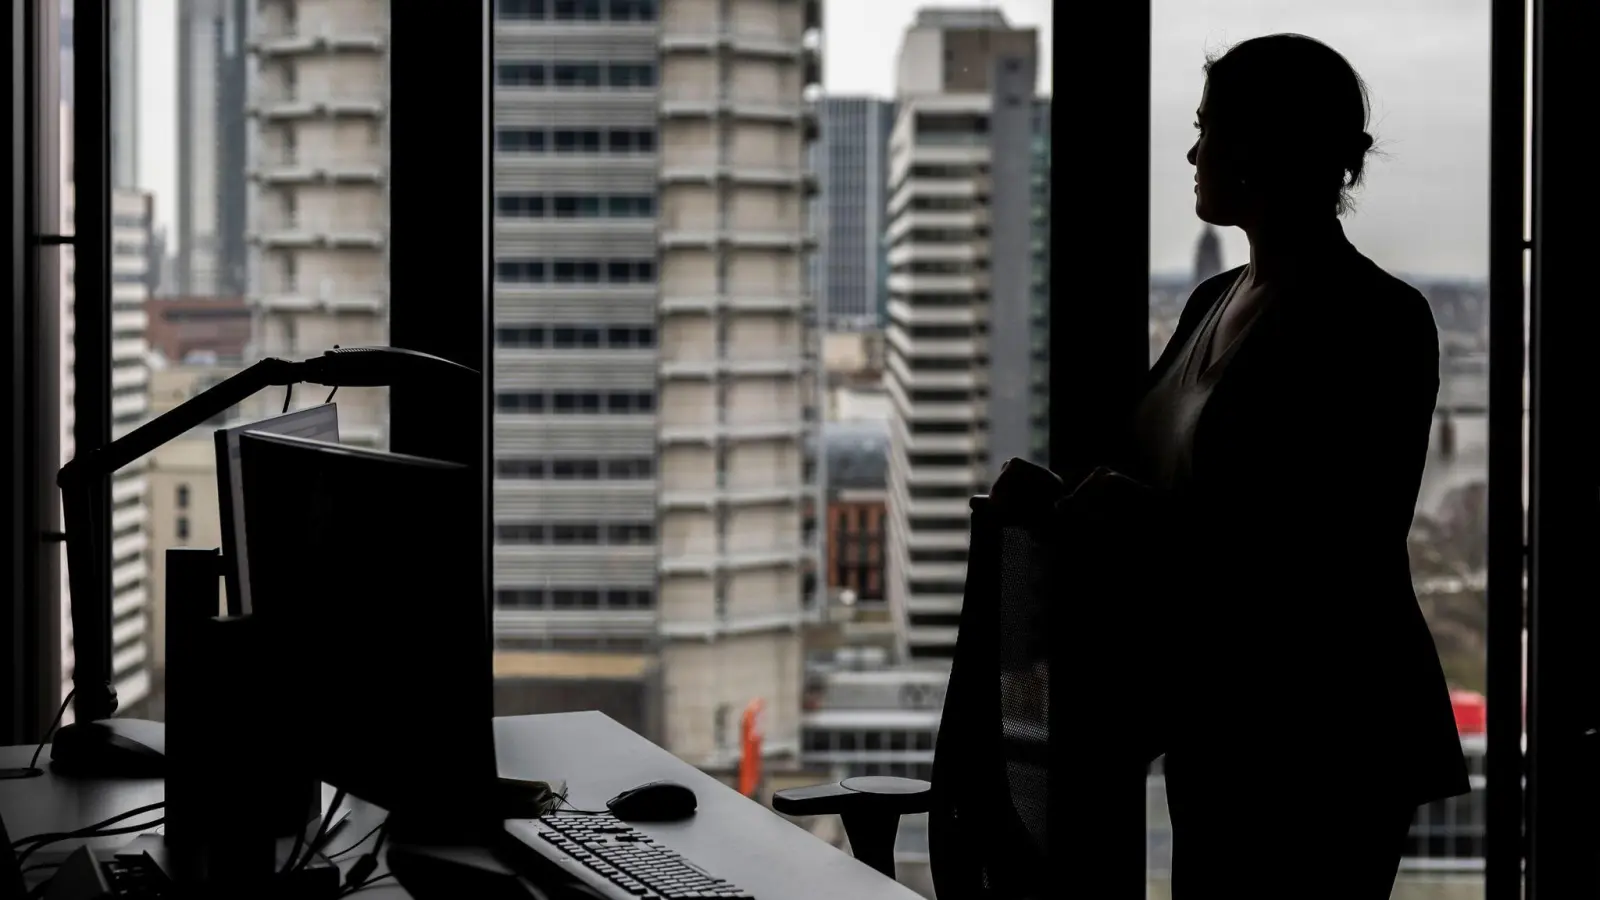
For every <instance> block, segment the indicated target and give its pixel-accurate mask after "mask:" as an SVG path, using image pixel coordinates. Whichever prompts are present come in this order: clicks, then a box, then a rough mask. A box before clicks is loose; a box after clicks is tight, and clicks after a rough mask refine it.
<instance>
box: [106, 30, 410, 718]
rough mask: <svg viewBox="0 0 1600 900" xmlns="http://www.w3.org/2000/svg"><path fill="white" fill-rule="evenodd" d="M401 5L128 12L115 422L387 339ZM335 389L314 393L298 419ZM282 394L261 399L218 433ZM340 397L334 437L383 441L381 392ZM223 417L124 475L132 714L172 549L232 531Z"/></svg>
mask: <svg viewBox="0 0 1600 900" xmlns="http://www.w3.org/2000/svg"><path fill="white" fill-rule="evenodd" d="M387 9H388V7H387V5H386V4H384V3H381V2H375V0H294V2H282V3H252V2H245V0H220V2H210V3H200V2H190V0H168V2H162V0H113V2H112V3H111V11H112V23H113V25H112V28H113V31H112V35H113V36H112V40H111V46H112V50H111V52H112V59H111V71H112V75H111V82H112V84H113V85H115V86H118V87H116V88H114V89H113V92H112V98H111V122H112V130H111V143H112V151H113V161H112V172H113V181H114V188H115V195H114V197H113V207H114V221H113V232H114V233H113V260H112V266H113V272H114V277H113V282H114V283H113V286H112V291H113V297H112V300H113V308H112V321H113V329H114V337H113V345H112V352H113V354H114V360H113V362H114V365H113V374H112V385H111V391H112V405H113V414H114V419H115V423H114V425H115V431H116V433H117V434H119V435H120V434H122V433H125V432H126V431H128V430H129V429H131V428H132V427H135V426H137V425H139V424H141V423H142V422H144V421H146V420H148V419H149V418H150V417H152V416H155V415H158V414H160V413H163V412H166V411H168V410H170V409H172V408H173V407H174V406H176V405H178V404H180V403H182V402H184V401H185V400H187V399H189V398H191V397H193V396H195V395H196V394H197V393H199V392H201V391H204V390H205V389H207V388H209V387H211V386H213V385H215V384H216V383H218V382H219V381H221V380H222V379H223V378H226V377H227V376H229V375H231V374H233V373H234V372H237V371H238V370H239V369H241V368H242V367H244V366H245V365H248V364H249V363H251V362H254V361H256V360H258V359H261V358H264V357H269V356H277V357H285V358H294V359H299V358H305V357H308V356H314V355H317V354H319V353H321V352H323V351H324V350H328V349H330V348H332V347H334V346H336V345H340V346H361V345H364V344H383V343H386V342H387V328H386V324H385V321H386V317H385V313H384V309H385V305H386V302H387V297H388V285H387V281H386V279H387V260H386V257H385V239H386V229H387V213H386V206H387V201H386V186H385V183H384V177H385V174H384V173H385V170H386V168H387V161H388V148H387V146H386V144H385V139H384V134H385V128H384V115H385V108H386V106H385V102H384V97H385V93H386V91H387V88H386V83H387V80H386V78H385V75H384V73H385V67H386V62H385V54H386V53H387V52H388V45H387V31H388V12H387ZM329 35H334V36H336V39H332V40H329V39H327V36H329ZM307 38H313V39H314V40H307ZM124 86H125V87H124ZM324 400H325V393H324V392H316V391H314V390H311V389H302V390H300V391H298V392H296V393H295V394H294V396H293V402H292V403H290V409H301V408H306V407H310V406H315V405H318V404H321V403H322V402H323V401H324ZM283 404H284V397H283V394H282V393H280V392H278V391H270V392H266V393H264V394H263V395H261V396H259V397H257V398H255V399H253V400H251V401H247V402H246V403H244V404H242V405H241V406H240V407H239V408H237V409H236V410H234V411H233V412H232V413H229V414H227V415H225V416H222V417H220V418H219V419H217V420H216V421H215V422H213V423H211V425H212V426H213V427H222V426H225V425H229V424H242V423H243V422H246V421H253V420H257V419H261V418H265V417H268V416H273V415H277V414H278V413H279V412H280V411H281V410H282V408H283ZM335 404H336V406H337V410H338V435H337V439H338V440H340V441H342V442H345V443H353V444H362V445H366V446H378V447H381V446H384V444H385V443H386V438H385V433H384V432H385V422H386V419H387V408H388V404H387V399H386V393H385V392H383V391H379V390H349V389H345V390H341V391H339V394H338V397H337V399H336V401H335ZM213 427H206V428H201V429H197V430H196V431H195V432H193V433H191V434H190V435H188V436H186V437H184V438H180V439H179V440H176V441H173V442H172V443H170V444H168V445H167V446H166V447H163V448H161V449H160V450H157V451H156V452H155V453H153V454H151V455H150V456H149V457H146V458H145V459H144V460H141V461H140V462H137V463H135V464H134V465H131V466H129V467H128V468H126V469H124V470H123V472H122V473H121V474H120V475H119V476H118V478H117V486H116V487H115V488H114V491H115V497H114V501H113V505H114V508H113V512H112V516H113V529H114V531H115V532H116V534H117V535H118V536H117V537H116V538H115V539H114V544H113V554H114V560H113V566H114V569H113V579H114V581H115V584H116V588H115V590H116V595H117V599H116V601H115V602H116V603H117V610H118V612H117V616H118V619H117V622H118V625H117V632H116V633H117V641H118V644H117V660H118V666H119V668H118V678H119V693H120V694H121V701H122V711H121V714H125V715H139V716H143V717H147V718H155V719H160V718H162V716H163V714H164V713H163V710H164V702H163V677H164V659H165V654H164V644H163V641H162V631H163V629H164V627H165V620H164V616H163V613H162V611H163V607H164V603H163V597H164V592H165V579H166V572H165V565H166V551H167V550H168V549H169V548H172V547H184V546H188V547H202V548H205V547H216V546H219V545H220V544H221V542H222V536H221V530H220V529H221V528H222V527H223V526H224V523H222V522H221V518H220V511H219V492H220V491H221V490H225V489H226V487H225V486H220V485H219V484H218V476H217V467H216V455H215V450H214V442H213V437H212V431H213ZM326 436H327V437H330V438H331V437H333V435H331V434H329V435H326Z"/></svg>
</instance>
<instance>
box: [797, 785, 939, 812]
mask: <svg viewBox="0 0 1600 900" xmlns="http://www.w3.org/2000/svg"><path fill="white" fill-rule="evenodd" d="M932 791H933V785H931V784H929V783H928V782H926V781H921V780H918V779H916V778H891V777H888V776H882V775H868V776H864V777H861V778H846V779H845V780H843V781H835V782H833V783H832V784H812V785H807V786H805V787H798V788H789V789H788V790H782V791H778V792H777V793H775V794H773V795H772V808H773V809H775V810H777V811H778V812H781V813H783V814H784V815H786V816H826V815H836V816H844V815H849V814H851V813H857V812H866V813H890V814H892V815H894V816H895V817H897V818H898V817H899V816H904V815H909V814H911V813H924V812H927V811H928V809H929V803H930V801H931V800H932Z"/></svg>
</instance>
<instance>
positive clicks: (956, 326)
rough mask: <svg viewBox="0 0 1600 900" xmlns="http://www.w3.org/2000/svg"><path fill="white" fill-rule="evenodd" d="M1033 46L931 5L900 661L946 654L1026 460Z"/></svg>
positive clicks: (897, 211)
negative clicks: (1015, 468)
mask: <svg viewBox="0 0 1600 900" xmlns="http://www.w3.org/2000/svg"><path fill="white" fill-rule="evenodd" d="M1037 47H1038V35H1037V33H1036V32H1035V31H1034V30H1033V29H1015V28H1012V27H1011V26H1010V25H1009V24H1008V23H1007V22H1006V19H1005V17H1004V16H1002V15H1001V14H1000V13H999V12H997V11H994V10H978V9H972V10H960V9H951V10H944V9H941V10H923V11H921V12H919V13H918V14H917V17H916V20H915V22H914V23H913V24H912V26H911V27H910V28H909V29H907V31H906V35H905V39H904V42H903V43H902V45H901V48H900V55H899V60H898V73H899V74H898V84H897V96H896V100H897V103H898V116H897V118H896V121H895V127H894V132H893V135H892V136H891V139H890V146H889V159H890V162H889V168H890V172H889V205H888V219H889V224H888V237H889V245H890V246H889V264H890V274H889V292H890V299H889V327H888V341H887V343H888V348H889V360H888V377H887V379H886V380H887V382H888V386H889V394H890V397H891V399H892V403H893V413H892V415H891V429H890V440H891V454H892V455H891V458H890V463H889V515H890V521H889V544H890V556H889V566H890V575H889V584H888V589H889V605H890V609H891V611H892V613H893V615H894V617H895V620H896V624H897V626H898V627H900V628H901V630H902V634H901V638H900V650H901V652H902V653H904V654H906V655H908V656H910V657H912V658H934V659H947V658H948V657H949V656H950V655H951V654H952V652H953V651H954V647H955V637H956V624H957V621H958V619H959V615H960V610H961V601H962V590H963V579H964V577H965V573H966V551H967V537H968V534H967V529H968V524H969V518H968V508H967V501H968V498H969V497H971V496H972V495H973V494H975V493H980V492H982V491H984V490H986V489H987V487H988V484H989V483H990V482H991V481H992V480H993V478H994V476H995V474H997V472H998V469H999V466H1000V464H1001V463H1002V462H1004V461H1005V460H1006V459H1007V458H1009V457H1012V456H1028V455H1030V451H1031V449H1032V445H1033V436H1034V434H1035V433H1036V432H1037V429H1038V428H1039V421H1038V420H1039V418H1040V416H1041V415H1042V412H1043V410H1042V409H1040V410H1038V411H1037V413H1036V410H1035V408H1034V407H1035V405H1036V404H1035V402H1034V401H1035V399H1036V398H1037V396H1038V395H1037V393H1036V391H1037V387H1036V384H1037V382H1036V379H1035V378H1034V371H1033V370H1034V369H1035V365H1036V363H1035V360H1034V358H1033V345H1034V341H1035V337H1034V335H1033V333H1032V332H1033V329H1034V328H1036V327H1037V325H1038V324H1039V323H1038V320H1037V317H1036V316H1035V315H1034V314H1033V311H1032V310H1033V307H1034V305H1035V303H1034V299H1035V296H1036V293H1035V290H1034V288H1033V280H1034V279H1033V270H1034V266H1033V263H1034V258H1035V257H1034V252H1033V249H1032V237H1033V221H1032V211H1033V208H1034V205H1035V197H1034V188H1033V178H1032V173H1033V170H1034V151H1033V132H1034V107H1035V104H1034V83H1035V79H1036V75H1035V62H1036V57H1037V52H1038V51H1037Z"/></svg>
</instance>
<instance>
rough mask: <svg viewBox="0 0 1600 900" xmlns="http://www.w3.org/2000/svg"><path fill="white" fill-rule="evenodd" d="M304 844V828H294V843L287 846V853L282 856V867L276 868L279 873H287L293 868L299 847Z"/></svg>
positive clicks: (298, 854) (298, 855)
mask: <svg viewBox="0 0 1600 900" xmlns="http://www.w3.org/2000/svg"><path fill="white" fill-rule="evenodd" d="M305 845H306V829H305V827H304V826H301V827H299V828H296V829H295V830H294V845H293V846H291V847H290V848H289V855H288V856H286V857H284V860H283V866H282V868H280V869H278V874H279V875H287V874H289V871H290V870H291V869H293V868H294V862H295V860H296V859H298V858H299V857H300V848H302V847H304V846H305Z"/></svg>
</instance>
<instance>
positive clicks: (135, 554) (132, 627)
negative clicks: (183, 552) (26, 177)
mask: <svg viewBox="0 0 1600 900" xmlns="http://www.w3.org/2000/svg"><path fill="white" fill-rule="evenodd" d="M61 131H62V141H61V146H62V155H61V172H62V190H61V227H62V233H63V234H71V233H72V228H73V221H74V218H75V217H74V203H73V198H74V190H73V185H72V183H71V182H70V181H69V180H68V178H67V173H69V172H71V171H72V168H71V159H72V110H71V108H70V107H66V106H63V108H62V110H61ZM151 208H152V202H151V197H150V195H149V194H147V193H143V192H140V191H134V190H129V189H126V188H114V189H113V191H112V194H111V247H112V250H111V273H110V276H111V277H110V280H111V383H110V384H109V385H107V387H108V388H109V390H110V391H111V398H110V399H111V437H112V439H113V440H115V439H116V438H119V437H122V436H123V435H125V434H127V433H128V432H130V431H132V430H133V429H134V428H137V427H138V426H139V425H141V424H143V423H144V421H145V419H146V418H147V412H148V409H149V397H148V388H147V385H148V382H149V366H148V364H147V362H146V356H145V355H146V344H145V312H144V304H145V300H146V275H147V273H146V267H147V265H148V262H149V260H148V255H147V245H148V243H149V240H150V229H151V221H150V220H151ZM61 254H62V255H61V285H60V291H61V345H60V353H61V371H60V373H59V377H60V378H61V415H60V418H61V433H60V441H61V461H62V463H63V464H65V463H66V461H67V460H69V459H71V458H72V457H73V455H74V453H75V452H76V449H75V447H74V444H73V433H72V430H73V423H74V421H75V417H74V415H73V396H74V393H75V383H74V380H73V374H72V373H73V359H74V356H73V350H72V341H73V330H74V329H73V309H74V304H73V300H74V297H75V292H74V288H73V285H74V274H73V268H74V266H73V261H74V257H73V251H72V248H71V247H70V246H67V247H62V248H61ZM147 467H148V462H147V461H146V460H138V461H135V462H133V463H130V464H129V465H127V466H124V467H123V468H122V469H121V470H120V471H118V472H117V473H115V474H114V475H113V476H112V479H111V546H110V550H109V552H110V556H111V616H112V619H111V641H112V656H111V671H112V677H113V683H114V685H115V686H116V689H117V698H118V701H119V703H120V704H121V707H120V708H121V709H122V710H123V711H129V710H132V711H137V710H138V709H139V704H140V703H141V701H143V700H144V699H145V698H146V697H147V696H148V695H149V693H150V660H149V652H150V649H149V643H148V641H149V622H148V618H147V617H148V605H149V586H148V578H149V566H148V559H147V553H148V550H149V535H148V533H147V519H148V507H147V505H146V501H147V494H148V485H147V483H146V482H147V479H146V469H147ZM71 610H72V606H71V592H70V591H69V590H68V580H67V570H66V567H65V566H62V569H61V620H62V621H61V625H62V628H61V635H62V638H61V640H62V646H61V679H62V691H63V694H62V696H65V692H66V691H67V690H70V689H71V680H72V664H73V656H72V643H71V642H72V619H71Z"/></svg>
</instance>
